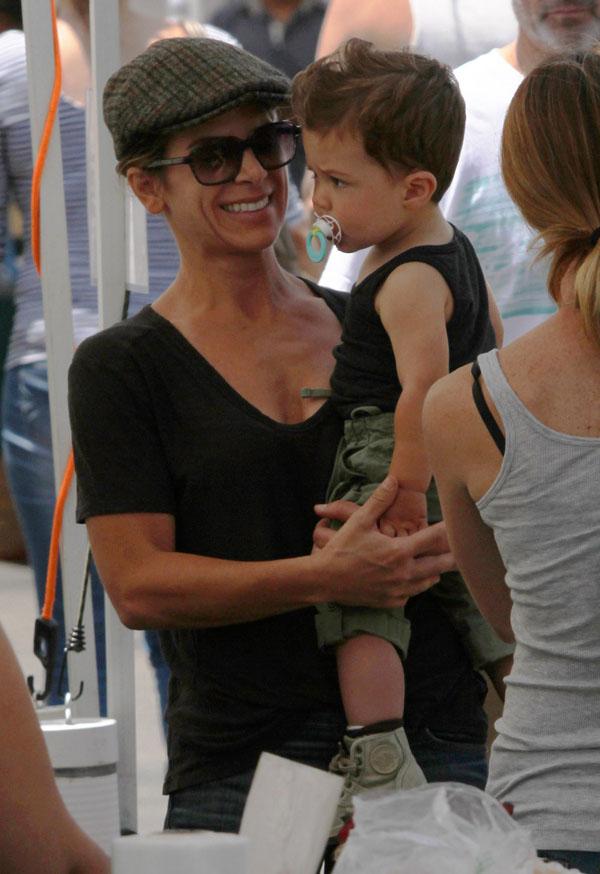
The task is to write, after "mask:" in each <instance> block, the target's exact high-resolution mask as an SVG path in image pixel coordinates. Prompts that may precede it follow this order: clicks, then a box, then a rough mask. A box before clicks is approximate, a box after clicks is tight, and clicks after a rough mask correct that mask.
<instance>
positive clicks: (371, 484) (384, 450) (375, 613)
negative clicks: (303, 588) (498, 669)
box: [316, 406, 513, 668]
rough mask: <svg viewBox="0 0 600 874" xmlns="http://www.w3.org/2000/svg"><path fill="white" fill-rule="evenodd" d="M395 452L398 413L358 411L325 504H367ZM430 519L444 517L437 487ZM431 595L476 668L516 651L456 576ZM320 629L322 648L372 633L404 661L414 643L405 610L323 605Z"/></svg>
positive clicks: (430, 495)
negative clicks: (387, 642) (336, 502)
mask: <svg viewBox="0 0 600 874" xmlns="http://www.w3.org/2000/svg"><path fill="white" fill-rule="evenodd" d="M393 451H394V414H393V413H382V412H381V410H380V409H379V408H378V407H373V406H364V407H357V408H356V409H355V410H353V412H352V417H351V418H350V419H346V421H345V423H344V434H343V436H342V439H341V440H340V443H339V446H338V450H337V454H336V458H335V462H334V466H333V472H332V474H331V479H330V481H329V486H328V489H327V500H328V501H337V500H341V499H344V500H348V501H354V502H355V503H357V504H364V503H365V501H366V500H367V498H369V497H370V495H372V493H373V492H374V490H375V489H376V488H377V486H378V485H379V483H380V482H382V481H383V480H384V479H385V477H386V476H387V473H388V470H389V466H390V462H391V460H392V453H393ZM427 516H428V519H429V523H430V524H433V523H434V522H439V521H440V520H441V518H442V512H441V508H440V502H439V498H438V493H437V488H436V486H435V483H434V482H432V483H431V485H430V487H429V489H428V491H427ZM431 591H432V593H433V594H434V595H436V597H438V598H439V599H440V600H441V601H442V605H443V607H444V610H445V612H446V613H447V614H448V616H449V618H450V621H451V622H452V623H453V625H454V626H455V627H456V629H457V631H458V633H459V634H460V637H461V640H462V642H463V644H464V646H465V647H466V649H467V650H468V651H469V654H470V656H471V659H472V661H473V666H474V667H475V668H480V667H483V666H484V665H486V664H490V663H491V662H494V661H496V660H497V659H499V658H501V657H503V656H505V655H507V654H509V653H511V652H512V651H513V647H512V646H511V645H510V644H505V643H503V642H502V641H501V640H500V638H499V637H498V636H497V635H496V634H495V632H494V631H493V629H492V628H491V626H490V625H489V624H488V622H487V621H486V620H485V619H484V618H483V617H482V615H481V614H480V612H479V610H478V609H477V607H476V605H475V602H474V601H473V599H472V597H471V595H470V593H469V591H468V589H467V588H466V586H465V583H464V581H463V579H462V577H461V575H460V574H459V573H458V571H450V572H448V573H445V574H442V576H441V579H440V582H439V583H437V585H435V586H434V587H433V588H432V590H431ZM316 625H317V637H318V642H319V646H321V647H326V646H336V645H338V644H340V643H342V642H343V641H344V640H348V639H349V638H351V637H356V636H357V635H358V634H373V635H375V636H376V637H382V638H384V639H385V640H389V641H390V643H392V644H394V646H395V647H396V648H397V649H398V650H399V651H400V653H401V654H402V655H403V656H406V652H407V650H408V644H409V641H410V622H409V621H408V619H407V618H406V616H405V615H404V610H403V609H402V608H394V609H389V610H386V609H372V608H370V607H349V606H346V605H340V604H319V605H318V606H317V617H316Z"/></svg>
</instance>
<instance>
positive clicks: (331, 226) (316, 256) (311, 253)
mask: <svg viewBox="0 0 600 874" xmlns="http://www.w3.org/2000/svg"><path fill="white" fill-rule="evenodd" d="M328 241H329V242H331V241H333V243H334V244H335V245H336V246H339V244H340V243H341V242H342V229H341V227H340V223H339V222H338V220H337V219H335V218H334V217H333V216H332V215H321V216H318V217H317V219H316V220H315V223H314V224H313V226H312V228H311V229H310V231H309V232H308V236H307V238H306V253H307V255H308V257H309V258H310V260H311V261H313V262H314V263H315V264H318V263H319V262H320V261H322V260H323V258H324V257H325V255H326V254H327V242H328Z"/></svg>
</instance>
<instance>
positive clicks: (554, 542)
mask: <svg viewBox="0 0 600 874" xmlns="http://www.w3.org/2000/svg"><path fill="white" fill-rule="evenodd" d="M478 361H479V364H480V367H481V373H482V376H483V378H484V380H485V383H486V386H487V388H488V391H489V393H490V396H491V398H492V400H493V401H494V404H495V405H496V407H497V409H498V412H499V414H500V417H501V419H502V423H503V425H504V429H505V433H506V451H505V454H504V459H503V462H502V466H501V468H500V471H499V473H498V476H497V478H496V480H495V482H494V483H493V484H492V486H491V488H490V489H489V490H488V492H487V493H486V494H485V495H484V496H483V497H482V498H481V500H480V501H478V503H477V506H478V509H479V512H480V513H481V517H482V519H483V520H484V522H485V523H486V524H487V525H489V526H490V528H492V529H493V532H494V537H495V539H496V542H497V544H498V549H499V550H500V554H501V555H502V558H503V560H504V564H505V567H506V569H507V572H506V582H507V585H508V586H509V588H510V591H511V597H512V614H511V621H512V626H513V630H514V634H515V638H516V641H517V645H516V651H515V656H514V667H513V670H512V673H511V675H510V677H509V678H508V680H507V690H506V702H505V705H504V713H503V716H502V718H501V719H500V720H498V722H497V723H496V729H497V731H498V737H497V739H496V741H495V743H494V745H493V748H492V755H491V759H490V775H489V782H488V787H487V788H488V791H490V792H491V793H492V794H493V795H495V796H496V797H498V798H500V799H501V800H503V801H511V802H512V803H513V804H514V816H515V818H516V819H517V820H518V822H519V823H521V824H522V825H523V826H524V827H525V828H527V829H529V830H530V831H531V833H532V836H533V840H534V844H535V846H536V847H537V848H538V849H578V850H588V851H593V850H595V851H598V850H600V438H584V437H576V436H572V435H570V434H563V433H560V432H557V431H554V430H552V429H551V428H548V427H547V426H546V425H544V424H542V423H541V422H540V421H539V420H538V419H536V418H535V416H533V415H532V414H531V413H530V412H529V410H528V409H527V408H526V407H525V406H524V404H523V403H522V402H521V401H520V399H519V398H518V396H517V395H516V394H515V392H514V391H513V389H512V388H511V386H510V385H509V383H508V381H507V379H506V377H505V376H504V374H503V372H502V369H501V366H500V363H499V360H498V353H497V351H496V350H493V351H492V352H488V353H486V354H485V355H480V356H479V358H478Z"/></svg>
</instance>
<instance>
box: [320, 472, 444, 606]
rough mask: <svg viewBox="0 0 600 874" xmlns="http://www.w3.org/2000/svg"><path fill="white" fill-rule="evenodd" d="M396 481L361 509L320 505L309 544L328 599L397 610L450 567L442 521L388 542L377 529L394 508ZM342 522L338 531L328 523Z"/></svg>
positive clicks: (386, 484)
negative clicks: (388, 510)
mask: <svg viewBox="0 0 600 874" xmlns="http://www.w3.org/2000/svg"><path fill="white" fill-rule="evenodd" d="M397 490H398V482H397V480H396V479H395V478H394V477H391V476H388V477H387V478H386V479H385V480H384V481H383V483H381V485H380V486H378V488H377V489H376V490H375V492H373V494H372V495H371V497H370V498H369V500H368V501H367V502H366V503H365V504H364V506H362V507H358V508H357V507H356V505H355V504H353V503H351V502H350V501H335V502H334V503H332V504H320V505H318V506H317V507H316V508H315V510H316V512H317V514H318V515H320V516H322V517H323V518H322V520H321V521H320V522H319V523H318V524H317V527H316V529H315V532H314V536H313V540H314V544H315V546H316V547H317V551H316V553H315V558H317V559H318V560H319V561H320V562H322V573H323V578H324V579H326V580H327V582H328V584H330V585H327V588H328V589H330V588H333V589H334V591H330V592H329V594H328V598H327V600H331V601H336V602H337V603H340V604H352V605H355V606H365V607H402V606H404V604H405V603H406V600H407V599H408V598H409V597H410V596H411V595H416V594H418V593H419V592H423V591H425V590H426V589H428V588H429V587H430V586H432V585H433V584H434V583H436V582H437V581H438V579H439V575H440V574H441V573H445V572H446V571H449V570H452V569H453V568H454V567H455V564H454V558H453V557H452V555H451V553H450V552H449V547H448V541H447V539H446V531H445V527H444V525H443V523H439V524H437V525H433V526H430V527H429V528H426V529H424V530H423V531H418V532H417V533H416V534H412V535H410V536H408V537H398V538H391V537H387V536H386V535H385V534H383V533H382V532H381V531H380V530H379V527H378V522H379V519H380V517H381V516H382V515H383V514H384V513H385V512H386V510H387V509H388V508H389V507H390V506H391V505H392V504H393V502H394V500H395V498H396V494H397ZM331 519H336V520H338V521H341V522H344V523H345V524H344V525H343V527H342V528H341V529H340V530H339V531H333V530H331V529H330V528H328V527H327V525H328V520H331Z"/></svg>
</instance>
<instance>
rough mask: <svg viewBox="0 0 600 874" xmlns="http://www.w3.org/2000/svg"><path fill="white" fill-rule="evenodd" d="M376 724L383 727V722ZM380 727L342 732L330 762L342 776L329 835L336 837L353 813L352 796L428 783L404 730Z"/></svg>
mask: <svg viewBox="0 0 600 874" xmlns="http://www.w3.org/2000/svg"><path fill="white" fill-rule="evenodd" d="M396 724H397V723H396ZM379 726H381V728H383V726H384V723H380V724H379ZM379 726H376V725H372V726H367V728H366V731H368V732H370V733H368V734H365V733H360V734H358V736H351V735H347V734H346V735H344V737H343V739H342V742H341V743H340V751H339V753H338V754H337V755H336V756H334V758H333V759H332V760H331V762H330V764H329V770H330V771H331V772H332V773H334V774H340V775H341V776H342V777H343V778H344V786H343V789H342V794H341V797H340V800H339V802H338V807H337V811H336V815H335V819H334V821H333V825H332V826H331V832H330V835H329V836H330V838H337V836H338V834H339V832H340V829H341V828H342V827H343V825H344V823H345V822H347V820H348V819H349V818H350V817H351V816H352V813H353V809H354V808H353V804H352V796H353V795H357V794H358V793H360V792H368V791H369V790H370V789H389V790H390V791H392V790H396V789H414V788H415V787H417V786H423V785H424V784H425V783H427V780H426V779H425V775H424V774H423V771H422V770H421V768H420V767H419V765H418V764H417V761H416V759H415V757H414V756H413V754H412V752H411V749H410V746H409V744H408V738H407V737H406V733H405V731H404V729H403V728H402V727H401V726H400V727H398V728H395V729H393V730H389V729H388V730H377V729H378V728H379ZM373 729H375V731H373ZM363 732H364V730H363Z"/></svg>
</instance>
